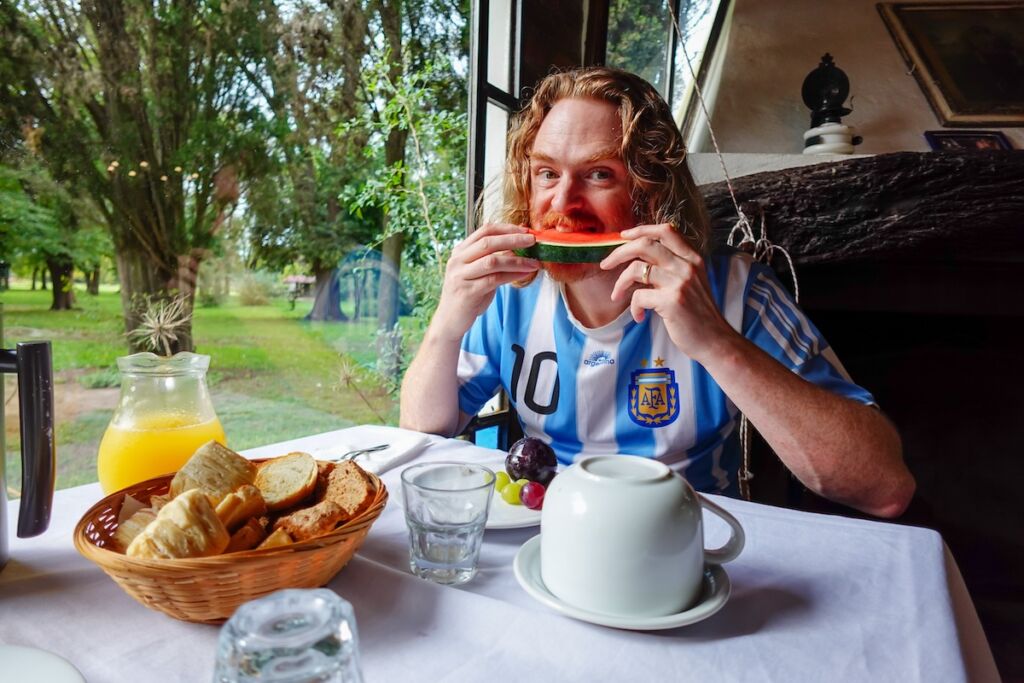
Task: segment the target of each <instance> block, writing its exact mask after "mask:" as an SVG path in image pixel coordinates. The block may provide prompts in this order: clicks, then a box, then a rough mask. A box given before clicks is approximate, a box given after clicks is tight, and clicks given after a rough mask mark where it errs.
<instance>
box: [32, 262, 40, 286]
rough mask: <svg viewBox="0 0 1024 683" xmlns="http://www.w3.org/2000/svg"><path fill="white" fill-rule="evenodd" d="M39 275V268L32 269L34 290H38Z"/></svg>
mask: <svg viewBox="0 0 1024 683" xmlns="http://www.w3.org/2000/svg"><path fill="white" fill-rule="evenodd" d="M38 275H39V268H33V269H32V291H33V292H34V291H36V277H37V276H38Z"/></svg>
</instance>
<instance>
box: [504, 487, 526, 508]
mask: <svg viewBox="0 0 1024 683" xmlns="http://www.w3.org/2000/svg"><path fill="white" fill-rule="evenodd" d="M522 488H523V485H522V484H520V483H519V482H518V481H513V482H509V484H508V485H506V486H505V488H503V489H502V490H501V498H502V500H504V501H505V502H506V503H508V504H509V505H522V504H523V503H522V501H521V500H519V491H520V489H522Z"/></svg>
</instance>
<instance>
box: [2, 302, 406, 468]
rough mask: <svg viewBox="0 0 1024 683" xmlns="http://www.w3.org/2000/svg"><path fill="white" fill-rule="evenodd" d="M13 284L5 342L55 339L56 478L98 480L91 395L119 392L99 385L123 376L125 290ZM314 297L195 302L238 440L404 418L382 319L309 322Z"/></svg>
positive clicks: (102, 424)
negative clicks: (386, 361) (353, 379)
mask: <svg viewBox="0 0 1024 683" xmlns="http://www.w3.org/2000/svg"><path fill="white" fill-rule="evenodd" d="M12 284H13V285H14V287H15V288H14V289H12V290H9V291H4V292H0V302H2V303H3V304H4V333H5V342H6V343H5V346H6V347H8V348H10V347H12V346H13V344H14V342H16V341H26V340H31V339H49V340H51V341H52V342H53V354H54V359H53V363H54V373H55V382H56V392H57V396H58V410H57V416H56V417H57V456H58V471H57V485H58V487H67V486H75V485H78V484H82V483H86V482H90V481H95V479H96V473H95V459H96V449H97V447H98V445H99V439H100V437H101V436H102V434H103V430H104V429H105V428H106V424H107V422H108V421H109V419H110V416H111V414H112V408H111V407H102V406H101V407H95V406H96V405H97V404H99V403H102V402H103V401H101V400H100V397H101V396H103V397H105V398H104V400H105V401H106V402H107V403H109V402H111V400H113V398H112V397H113V394H114V393H116V391H114V390H111V389H102V388H99V387H103V386H111V385H116V382H117V374H116V371H115V368H116V359H117V357H118V356H122V355H125V354H126V353H127V344H126V343H125V341H124V335H123V330H124V323H123V319H122V315H121V301H120V295H119V294H118V293H117V292H116V291H113V290H110V289H108V288H105V289H104V290H103V291H101V293H100V295H99V296H90V295H88V294H86V293H85V292H84V291H76V293H75V294H76V299H77V309H76V310H73V311H50V310H49V306H50V292H48V291H41V290H37V291H30V290H28V289H27V288H24V287H22V288H19V283H17V282H14V283H12ZM311 304H312V301H311V300H299V302H298V304H297V305H296V307H295V309H294V310H291V308H290V306H289V304H288V302H287V300H285V299H281V300H274V301H271V303H270V304H268V305H266V306H241V305H239V304H238V302H237V301H236V300H234V299H231V300H229V301H228V302H227V303H226V304H224V305H222V306H218V307H211V308H202V307H197V308H196V309H195V313H194V319H193V336H194V339H195V344H196V351H197V352H198V353H204V354H208V355H210V356H211V363H210V375H209V379H210V388H211V393H212V395H213V401H214V407H215V408H216V410H217V414H218V416H219V417H220V419H221V422H223V424H224V429H225V432H226V434H227V438H228V443H229V445H230V446H232V447H233V448H236V449H239V450H241V449H245V448H249V447H252V446H258V445H261V444H265V443H270V442H274V441H280V440H284V439H290V438H295V437H297V436H303V435H306V434H313V433H316V432H321V431H326V430H330V429H337V428H341V427H346V426H351V425H354V424H364V423H381V422H385V423H387V424H396V423H397V419H398V405H397V397H395V396H392V395H391V394H389V393H388V392H387V391H386V389H385V388H384V387H383V383H382V382H381V381H380V378H379V376H378V375H376V374H375V373H373V372H372V370H370V367H371V365H372V363H373V362H374V359H375V353H374V334H375V328H376V324H375V321H373V320H365V321H360V322H358V323H351V322H350V323H310V322H305V321H303V320H302V317H303V316H304V315H306V313H308V311H309V309H310V306H311ZM348 312H349V313H350V312H351V311H348ZM402 326H403V329H404V330H407V334H406V338H407V339H408V338H410V337H415V327H416V326H415V321H413V320H406V319H403V320H402ZM413 342H415V339H414V340H413ZM342 354H345V355H347V356H349V357H351V358H353V359H355V360H356V361H357V362H358V363H359V364H360V366H362V367H363V368H365V370H364V371H362V372H361V373H360V375H359V379H358V382H357V386H358V388H359V390H360V392H361V394H362V395H363V396H364V397H365V400H364V398H363V397H361V396H360V392H356V391H353V390H352V389H351V388H350V387H349V386H343V385H342V384H341V382H340V380H339V369H340V367H341V361H342ZM6 387H7V390H6V391H5V396H6V397H7V398H8V399H11V394H12V393H13V390H14V387H15V381H14V378H13V376H7V377H6ZM62 398H63V399H64V402H63V403H62V402H61V400H62ZM366 401H369V403H370V405H367V404H366ZM69 402H70V403H69ZM9 405H10V403H8V406H9ZM61 406H63V408H64V413H65V414H64V415H62V414H61ZM8 410H10V409H9V408H8ZM68 413H73V415H68ZM12 417H13V416H8V418H7V420H6V422H7V425H6V426H7V429H6V435H7V452H8V458H7V464H8V469H7V474H8V476H7V482H8V487H9V488H10V487H12V486H13V487H14V488H17V487H18V486H19V485H20V462H19V458H17V457H15V456H16V455H17V452H18V448H19V445H18V440H19V435H18V427H17V424H16V423H15V422H14V420H13V419H12Z"/></svg>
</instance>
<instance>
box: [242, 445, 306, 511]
mask: <svg viewBox="0 0 1024 683" xmlns="http://www.w3.org/2000/svg"><path fill="white" fill-rule="evenodd" d="M316 475H317V466H316V460H314V459H313V456H312V455H310V454H309V453H289V454H288V455H285V456H282V457H280V458H274V459H273V460H268V461H267V462H265V463H263V464H262V465H260V468H259V471H258V472H257V473H256V486H257V487H259V489H260V492H261V493H262V494H263V499H264V500H265V501H266V502H267V509H268V510H271V511H274V510H284V509H285V508H289V507H292V506H293V505H296V504H298V503H299V502H300V501H302V499H303V498H306V497H307V496H309V494H311V493H313V489H314V488H315V487H316Z"/></svg>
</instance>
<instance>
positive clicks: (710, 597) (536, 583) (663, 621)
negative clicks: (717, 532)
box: [512, 535, 731, 631]
mask: <svg viewBox="0 0 1024 683" xmlns="http://www.w3.org/2000/svg"><path fill="white" fill-rule="evenodd" d="M512 570H513V571H514V572H515V575H516V579H517V580H518V581H519V585H520V586H522V587H523V590H525V591H526V592H527V593H529V594H530V595H531V596H532V597H534V598H536V599H537V600H538V601H540V602H542V603H544V604H545V605H547V606H548V607H550V608H551V609H553V610H555V611H556V612H561V613H562V614H564V615H565V616H567V617H572V618H573V619H579V620H581V621H588V622H590V623H591V624H598V625H600V626H611V627H612V628H624V629H629V630H632V631H660V630H662V629H667V628H677V627H679V626H686V625H687V624H694V623H696V622H698V621H702V620H704V619H707V618H708V617H710V616H711V615H712V614H714V613H715V612H717V611H718V610H720V609H722V607H724V606H725V603H726V601H728V600H729V593H730V590H731V585H730V583H729V575H728V574H726V573H725V570H724V569H722V567H721V566H719V565H709V566H708V567H707V568H706V569H705V571H704V587H703V589H702V590H701V594H700V599H699V600H698V601H697V604H696V605H694V606H693V607H691V608H690V609H688V610H684V611H682V612H678V613H676V614H667V615H665V616H663V617H619V616H614V615H610V614H600V613H598V612H589V611H587V610H584V609H579V608H577V607H573V606H572V605H568V604H566V603H564V602H562V601H561V600H559V599H558V598H557V597H555V596H554V595H553V594H552V593H551V591H549V590H548V588H547V586H545V585H544V581H543V580H542V579H541V575H540V535H537V536H534V537H533V538H531V539H530V540H529V541H527V542H526V543H524V544H523V546H522V547H521V548H520V549H519V552H518V553H516V559H515V561H514V562H513V564H512Z"/></svg>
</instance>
